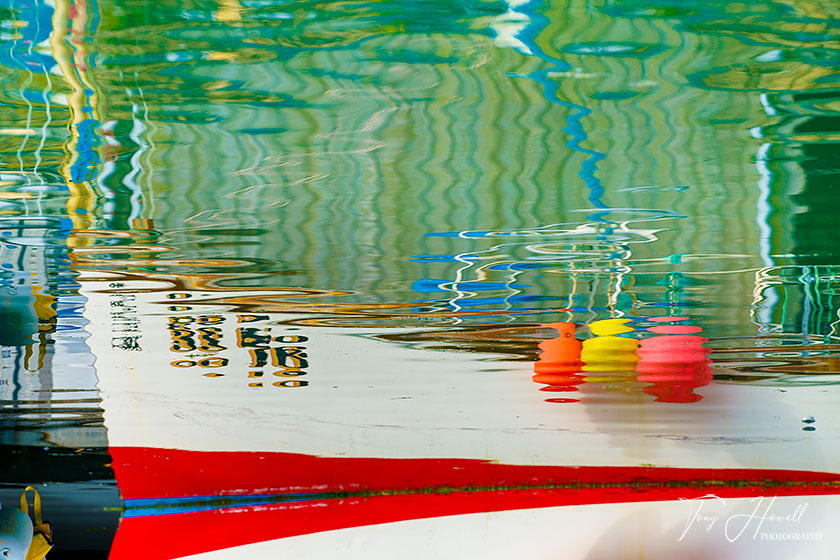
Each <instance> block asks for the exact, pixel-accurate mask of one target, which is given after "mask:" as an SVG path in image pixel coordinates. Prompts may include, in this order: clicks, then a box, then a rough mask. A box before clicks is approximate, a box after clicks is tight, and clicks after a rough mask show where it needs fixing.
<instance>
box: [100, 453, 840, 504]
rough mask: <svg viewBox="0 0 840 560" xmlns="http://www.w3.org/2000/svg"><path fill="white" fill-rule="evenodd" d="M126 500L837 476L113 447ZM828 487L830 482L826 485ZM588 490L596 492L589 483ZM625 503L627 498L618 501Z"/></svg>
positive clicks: (782, 490)
mask: <svg viewBox="0 0 840 560" xmlns="http://www.w3.org/2000/svg"><path fill="white" fill-rule="evenodd" d="M110 452H111V457H112V458H113V463H112V465H113V468H114V472H115V473H116V477H117V483H118V484H119V487H120V492H121V493H122V497H123V499H126V500H128V499H137V498H177V497H191V496H235V495H249V494H285V493H307V492H367V491H380V490H383V491H394V490H398V491H400V490H402V491H406V490H424V491H425V490H434V489H436V488H438V489H445V490H453V489H463V488H468V487H473V488H475V487H479V488H499V487H502V489H504V487H507V488H510V487H519V488H521V487H531V486H540V487H543V488H545V487H546V486H559V487H572V488H576V489H582V488H584V487H588V486H591V485H595V486H598V487H601V488H603V487H606V486H613V485H620V486H622V487H624V488H625V492H648V491H649V487H651V486H653V487H661V486H667V487H668V488H671V489H674V490H680V489H684V488H686V487H690V488H696V487H697V486H696V483H697V481H706V483H704V484H701V487H703V488H706V489H708V488H718V487H728V486H732V487H733V488H735V487H737V488H742V489H744V490H745V491H747V493H745V494H743V495H755V492H757V491H759V490H766V491H772V493H774V494H777V495H787V494H791V495H803V494H809V493H818V494H821V493H836V492H837V491H838V487H837V486H836V485H837V484H838V481H840V474H836V473H823V472H810V471H792V470H769V469H700V468H666V467H662V468H657V467H586V466H575V467H568V466H532V465H504V464H497V463H491V462H489V461H482V460H477V459H378V458H346V457H316V456H313V455H302V454H298V453H267V452H245V451H223V452H215V451H184V450H177V449H158V448H145V447H112V448H111V449H110ZM826 484H828V485H830V486H825V485H826ZM591 490H597V488H592V489H591ZM619 501H625V500H619Z"/></svg>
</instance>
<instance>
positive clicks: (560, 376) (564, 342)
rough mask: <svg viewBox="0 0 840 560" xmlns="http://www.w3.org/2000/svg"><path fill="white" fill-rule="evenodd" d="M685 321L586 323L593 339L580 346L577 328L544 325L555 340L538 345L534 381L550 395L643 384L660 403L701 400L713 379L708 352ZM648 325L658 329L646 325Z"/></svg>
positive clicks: (565, 400) (695, 329) (696, 330)
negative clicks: (581, 388) (701, 389)
mask: <svg viewBox="0 0 840 560" xmlns="http://www.w3.org/2000/svg"><path fill="white" fill-rule="evenodd" d="M685 321H688V318H687V317H654V318H647V319H644V320H635V321H634V320H630V319H605V320H602V321H595V322H593V323H590V324H589V325H588V327H589V331H590V332H591V333H592V334H593V335H594V336H593V337H592V338H589V339H586V340H583V341H580V340H578V339H577V338H575V328H576V326H577V325H575V323H572V322H560V323H547V324H544V325H542V326H543V327H546V328H551V329H554V330H555V331H557V333H558V334H559V336H557V337H555V338H551V339H549V340H544V341H542V342H540V343H539V345H538V346H539V349H540V351H541V353H540V355H539V360H538V361H537V362H535V363H534V376H533V381H534V382H535V383H539V384H542V385H544V386H543V387H541V388H540V390H541V391H549V392H577V391H579V387H578V386H579V385H581V384H583V383H610V384H621V383H628V382H642V383H648V384H649V385H647V386H645V387H643V388H642V389H641V390H642V391H643V392H645V393H647V394H649V395H651V396H653V397H656V401H658V402H669V403H688V402H696V401H699V400H700V399H702V396H701V395H698V394H697V393H695V392H694V389H696V388H697V387H702V386H704V385H708V384H709V383H710V382H711V380H712V374H711V366H710V364H711V360H709V359H708V354H709V353H710V352H711V349H709V348H707V347H705V346H704V345H703V344H704V343H705V342H707V341H708V339H707V338H704V337H702V336H698V335H697V334H696V333H699V332H701V331H702V329H701V328H700V327H697V326H693V325H687V324H684V322H685ZM651 322H652V323H656V324H655V325H654V326H645V324H650V323H651ZM546 401H547V402H554V403H568V402H578V401H579V399H576V398H552V399H546Z"/></svg>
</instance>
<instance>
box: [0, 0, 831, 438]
mask: <svg viewBox="0 0 840 560" xmlns="http://www.w3.org/2000/svg"><path fill="white" fill-rule="evenodd" d="M838 18H840V10H838V8H837V6H836V5H834V4H831V3H825V2H816V1H813V0H777V1H774V2H740V3H730V2H712V3H708V2H706V3H699V2H696V3H685V2H672V1H653V2H650V1H645V2H641V1H630V2H621V3H613V2H594V3H593V2H579V1H576V0H565V1H551V2H522V1H516V0H508V1H507V2H496V1H486V2H485V1H478V0H469V1H468V0H458V1H454V2H453V1H443V0H439V1H433V0H430V1H424V2H417V3H397V4H395V3H380V2H366V1H364V2H363V1H358V2H356V1H347V2H333V3H320V2H308V1H292V2H286V1H284V2H279V1H277V2H274V1H271V0H260V1H248V0H218V1H210V0H206V1H190V2H181V3H163V4H152V3H149V2H145V1H139V0H135V1H129V2H114V1H111V0H97V1H91V0H88V1H82V0H76V1H71V0H55V1H54V2H46V1H44V0H7V1H6V2H5V4H3V5H2V6H0V78H1V79H2V83H3V87H2V88H0V266H2V270H0V346H2V356H0V367H1V368H2V370H1V371H2V378H0V427H2V430H0V442H2V443H3V444H4V445H6V444H8V445H20V446H31V445H44V446H55V447H66V448H73V449H76V448H84V449H92V450H98V449H102V448H104V447H106V446H107V435H106V432H105V429H104V426H103V421H102V408H101V403H100V400H99V394H98V391H97V388H96V383H97V371H96V368H95V360H96V358H97V356H96V355H95V352H94V351H93V350H91V348H90V346H89V345H88V344H87V342H86V341H87V340H88V337H89V336H90V333H91V332H93V331H94V330H95V329H97V328H98V327H97V324H96V322H95V320H93V319H91V311H90V309H91V305H90V303H89V302H88V301H87V299H86V298H85V297H84V296H82V295H80V290H81V289H82V285H81V281H80V280H79V275H80V274H83V275H88V276H87V278H97V275H102V277H103V278H104V277H106V276H108V275H110V274H115V275H117V276H120V275H122V276H123V277H124V279H126V281H134V282H137V281H139V282H142V281H143V280H144V279H145V280H149V281H159V282H168V283H171V284H172V285H173V289H175V288H176V287H183V286H192V287H196V286H198V287H200V288H201V289H202V290H205V291H218V292H220V293H221V292H224V294H223V295H220V296H219V297H220V298H221V299H220V304H230V305H233V304H234V303H235V305H236V306H237V310H240V311H245V312H254V313H263V312H264V313H272V312H274V313H288V314H293V315H294V316H295V317H296V319H295V321H297V323H298V324H301V325H307V326H343V327H358V328H368V329H389V328H390V329H392V330H391V331H388V332H384V333H383V332H381V331H380V330H377V331H376V333H375V335H371V336H376V337H377V338H379V339H381V340H386V341H388V343H389V344H396V345H403V346H409V347H412V348H425V349H429V350H448V351H458V352H461V351H463V352H467V351H472V352H489V353H492V354H493V355H494V356H496V359H498V360H500V361H506V362H510V361H520V362H523V363H525V362H536V361H537V360H539V359H540V358H539V356H538V345H539V344H540V343H541V342H543V341H546V340H548V339H550V338H552V335H553V333H551V332H550V330H547V329H546V328H544V327H541V325H546V324H555V323H561V322H565V323H569V324H574V325H575V328H577V329H578V331H577V332H578V336H579V338H581V339H582V341H583V342H582V344H584V345H586V344H589V347H590V349H591V348H593V346H592V345H593V342H592V341H596V343H594V344H595V346H597V344H598V342H597V339H598V337H597V336H594V335H592V333H591V332H589V331H587V330H586V325H590V324H598V323H597V322H598V321H603V320H608V319H628V320H631V321H633V322H634V324H643V325H646V324H647V323H645V321H649V320H650V319H652V318H656V317H663V316H664V317H678V316H682V315H686V316H690V317H691V320H692V324H695V325H699V326H700V327H701V328H702V337H703V338H704V340H703V341H702V345H701V346H702V348H704V349H708V350H710V352H708V359H709V360H711V362H710V363H709V364H707V363H706V359H707V358H706V354H707V352H705V350H702V351H701V352H702V353H703V359H702V360H699V361H696V363H695V362H692V364H694V365H695V366H697V367H696V368H695V369H696V371H695V370H692V371H691V372H689V373H690V374H691V375H693V376H694V377H696V379H694V378H692V379H694V381H692V383H694V382H696V384H695V385H693V386H692V387H688V385H691V383H687V384H686V383H684V384H682V385H680V383H679V381H673V379H672V380H671V381H670V382H669V381H667V380H665V379H664V378H661V379H659V381H657V380H656V379H655V377H656V375H660V376H665V377H667V376H668V375H670V374H668V373H667V372H662V371H659V370H656V368H657V367H659V366H657V365H656V364H659V363H660V362H657V361H656V360H653V361H652V362H651V360H650V359H648V362H650V363H649V364H648V365H650V364H654V365H650V367H652V368H653V370H656V371H653V370H651V371H648V372H647V373H645V372H642V371H640V370H638V369H635V370H634V369H633V368H630V370H631V371H632V372H633V373H635V374H636V377H634V378H633V379H629V378H622V379H623V381H621V382H620V383H619V382H618V381H616V380H615V379H612V380H610V379H601V378H597V379H596V377H598V376H588V377H589V378H590V381H589V382H588V383H590V384H592V386H593V387H594V386H595V385H597V386H599V387H602V388H603V387H605V386H606V387H608V389H607V390H612V389H610V388H609V387H610V386H612V385H615V386H617V387H620V388H625V387H631V388H633V391H628V392H627V394H629V393H632V392H634V391H635V392H636V393H638V392H639V391H643V392H646V393H647V394H648V396H651V398H650V399H649V400H650V404H651V406H656V403H657V402H668V403H672V404H673V403H683V404H684V405H685V406H694V407H702V406H704V401H703V400H702V398H695V397H702V393H703V387H705V386H707V385H708V384H721V385H726V384H729V385H735V384H738V385H748V386H754V387H773V388H785V389H784V390H787V388H790V389H792V390H793V389H795V388H797V387H826V388H830V387H832V386H834V385H836V382H837V379H836V374H838V373H840V332H838V329H840V295H839V294H838V289H840V288H839V287H840V249H839V248H840V234H838V230H837V221H836V218H835V214H836V209H837V208H838V206H840V193H838V188H839V187H838V179H840V85H839V84H840V82H838V73H837V66H838V64H839V63H840V55H838V52H840V51H838V49H837V40H838V31H837V30H838V28H839V27H838ZM114 289H120V285H118V282H116V281H115V286H114ZM184 289H186V288H184ZM232 290H235V291H236V297H233V296H231V295H230V293H229V292H230V291H232ZM267 292H271V293H267ZM233 300H235V302H234V301H233ZM120 301H122V300H120ZM115 305H123V306H129V307H130V303H120V304H115ZM121 313H123V314H122V315H120V321H122V323H121V325H122V327H124V330H123V331H121V332H122V334H121V335H120V336H116V335H115V337H114V340H115V342H114V344H115V345H116V346H119V345H123V346H122V347H121V348H122V349H123V350H126V351H131V352H134V353H136V354H137V355H142V354H143V352H144V348H143V346H142V345H140V344H139V342H138V339H137V337H136V336H135V335H136V334H137V333H136V331H138V330H139V327H138V326H137V325H139V324H140V323H139V320H137V319H135V318H133V317H135V316H136V315H139V316H141V317H142V316H144V315H148V316H152V315H155V314H157V313H158V310H157V309H152V308H143V307H140V308H136V309H135V308H133V307H132V308H131V309H130V310H124V311H121ZM132 329H134V330H132ZM675 336H676V335H675ZM625 340H629V339H625ZM642 340H643V341H644V340H648V339H644V338H643V339H642ZM650 340H653V338H651V339H650ZM645 344H650V343H645ZM698 344H700V343H698ZM116 346H115V347H116ZM146 350H148V348H146ZM625 350H626V349H625ZM584 352H585V349H584ZM610 353H612V354H610ZM625 353H626V352H625ZM607 354H609V356H612V357H609V356H608V360H607V361H608V362H609V361H610V360H612V359H613V358H616V356H618V357H620V356H621V355H623V354H622V351H620V349H619V350H616V349H615V348H612V347H608V348H607ZM643 354H644V352H642V351H637V349H636V348H633V349H632V350H631V351H629V353H628V354H627V356H625V357H628V356H630V357H634V356H635V357H636V358H638V357H639V356H641V357H642V359H643V360H644V359H645V358H644V356H643ZM583 361H584V362H585V361H586V360H583ZM698 364H699V365H698ZM242 367H243V368H244V367H246V365H245V364H242ZM529 367H530V366H529ZM633 367H634V368H635V367H637V366H633ZM692 367H694V366H692ZM624 369H627V368H624ZM689 369H691V368H689ZM707 370H708V371H707ZM581 371H585V370H581ZM100 373H101V372H100ZM601 373H605V372H601ZM607 373H609V372H607ZM624 373H628V372H624ZM570 374H571V375H572V377H573V379H572V381H574V382H572V381H569V380H565V381H564V380H560V381H557V380H555V381H557V383H553V384H552V383H548V387H555V389H554V390H555V391H557V392H558V393H559V392H563V391H560V390H557V389H556V387H561V388H562V387H567V388H574V387H576V386H577V385H579V384H581V383H582V381H581V380H584V378H587V376H586V375H582V374H580V371H576V372H570ZM575 375H577V376H578V377H580V379H578V378H576V377H574V376H575ZM645 375H647V376H648V378H647V380H646V379H645V378H644V377H645ZM686 375H688V374H686ZM602 377H603V376H602ZM607 377H609V376H607ZM707 377H708V379H707ZM698 380H699V381H698ZM578 381H581V383H578ZM700 381H702V383H700ZM526 382H527V380H526ZM625 382H626V384H622V383H625ZM646 383H647V385H646ZM657 383H659V385H657ZM668 383H670V385H668ZM564 384H565V385H564ZM651 384H652V385H651ZM651 387H653V389H651ZM656 387H659V389H657V388H656ZM663 387H664V388H663ZM669 387H670V388H669ZM675 387H676V388H675ZM636 389H638V391H636ZM534 390H536V387H534ZM568 392H569V393H572V392H573V391H568ZM613 392H614V393H615V394H618V395H621V394H625V393H624V392H623V391H622V390H615V391H613ZM636 396H638V395H636ZM549 397H552V398H555V400H556V399H566V398H567V397H569V396H568V395H565V396H563V395H561V396H557V397H554V395H549ZM569 398H570V399H571V400H573V401H574V400H575V399H574V398H571V397H569ZM599 398H600V397H599ZM617 398H620V397H617ZM628 398H636V397H635V396H633V397H628ZM572 404H573V403H571V402H570V403H569V405H572Z"/></svg>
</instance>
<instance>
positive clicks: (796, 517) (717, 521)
mask: <svg viewBox="0 0 840 560" xmlns="http://www.w3.org/2000/svg"><path fill="white" fill-rule="evenodd" d="M680 499H681V500H683V501H684V502H686V503H687V504H688V507H689V512H688V518H687V520H686V523H685V527H684V528H683V531H682V534H681V535H680V538H679V540H683V539H684V538H685V537H686V535H688V533H689V531H691V530H692V528H697V529H699V530H705V531H706V532H707V533H709V532H711V531H712V530H713V529H714V528H715V527H718V528H722V530H723V536H724V537H725V538H726V540H727V541H729V542H734V541H736V540H738V539H740V538H741V536H742V535H744V534H745V533H747V530H749V529H751V530H752V531H751V534H752V538H753V539H757V538H759V534H760V535H761V537H760V538H761V539H762V540H767V539H771V540H774V539H775V536H778V535H788V533H779V532H778V529H780V528H781V527H784V528H786V529H790V528H791V526H792V525H795V526H798V525H800V524H801V521H802V517H803V516H804V515H805V511H806V510H807V509H808V502H803V503H799V504H797V505H796V507H795V508H794V509H793V510H792V511H790V505H788V507H787V508H784V509H783V508H782V507H780V506H776V509H775V510H774V504H776V496H773V497H772V498H767V497H764V496H757V497H755V498H750V500H749V504H752V505H750V506H748V507H746V508H744V507H743V506H744V503H743V502H742V501H740V500H739V502H740V503H739V505H738V507H736V509H737V510H738V512H737V513H729V514H728V515H727V514H725V513H724V512H725V510H726V509H728V507H727V506H728V505H729V504H727V502H726V500H724V499H723V498H721V497H720V496H716V495H714V494H706V495H705V496H700V497H699V498H691V499H687V498H680ZM743 512H746V513H743ZM762 527H763V528H764V529H765V532H761V533H760V531H761V529H762ZM771 528H773V529H776V530H777V531H776V532H767V529H771ZM747 534H748V535H749V534H750V533H747ZM791 534H793V535H797V537H796V538H795V539H791V540H820V539H821V538H822V535H821V534H820V533H813V534H812V533H799V532H797V533H791ZM785 540H788V539H787V538H785Z"/></svg>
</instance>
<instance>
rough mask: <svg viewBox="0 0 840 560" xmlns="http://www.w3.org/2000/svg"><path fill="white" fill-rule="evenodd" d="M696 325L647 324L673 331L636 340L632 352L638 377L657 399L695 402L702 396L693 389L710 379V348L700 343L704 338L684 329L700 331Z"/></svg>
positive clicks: (658, 330) (661, 330)
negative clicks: (636, 361) (636, 356)
mask: <svg viewBox="0 0 840 560" xmlns="http://www.w3.org/2000/svg"><path fill="white" fill-rule="evenodd" d="M701 330H702V329H700V328H699V327H687V328H686V326H682V325H679V326H668V327H651V328H650V329H648V331H651V332H655V333H673V334H666V335H665V336H656V337H653V338H646V339H644V340H642V341H641V342H640V344H639V349H638V350H636V353H637V354H638V355H639V362H638V363H637V364H636V373H638V374H639V375H638V376H637V377H636V379H637V380H638V381H643V382H645V383H652V384H653V385H651V386H649V387H645V388H644V389H643V391H644V392H645V393H647V394H649V395H653V396H655V397H656V400H657V401H659V402H674V403H686V402H696V401H699V400H700V399H702V398H703V397H702V396H700V395H698V394H696V393H695V392H694V389H695V388H697V387H702V386H704V385H708V384H709V383H710V382H711V380H712V373H711V367H710V364H711V360H709V359H708V354H709V353H710V352H711V349H710V348H706V347H705V346H703V343H705V342H707V341H708V339H707V338H704V337H702V336H696V335H693V334H683V333H686V332H692V333H693V332H700V331H701Z"/></svg>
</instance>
